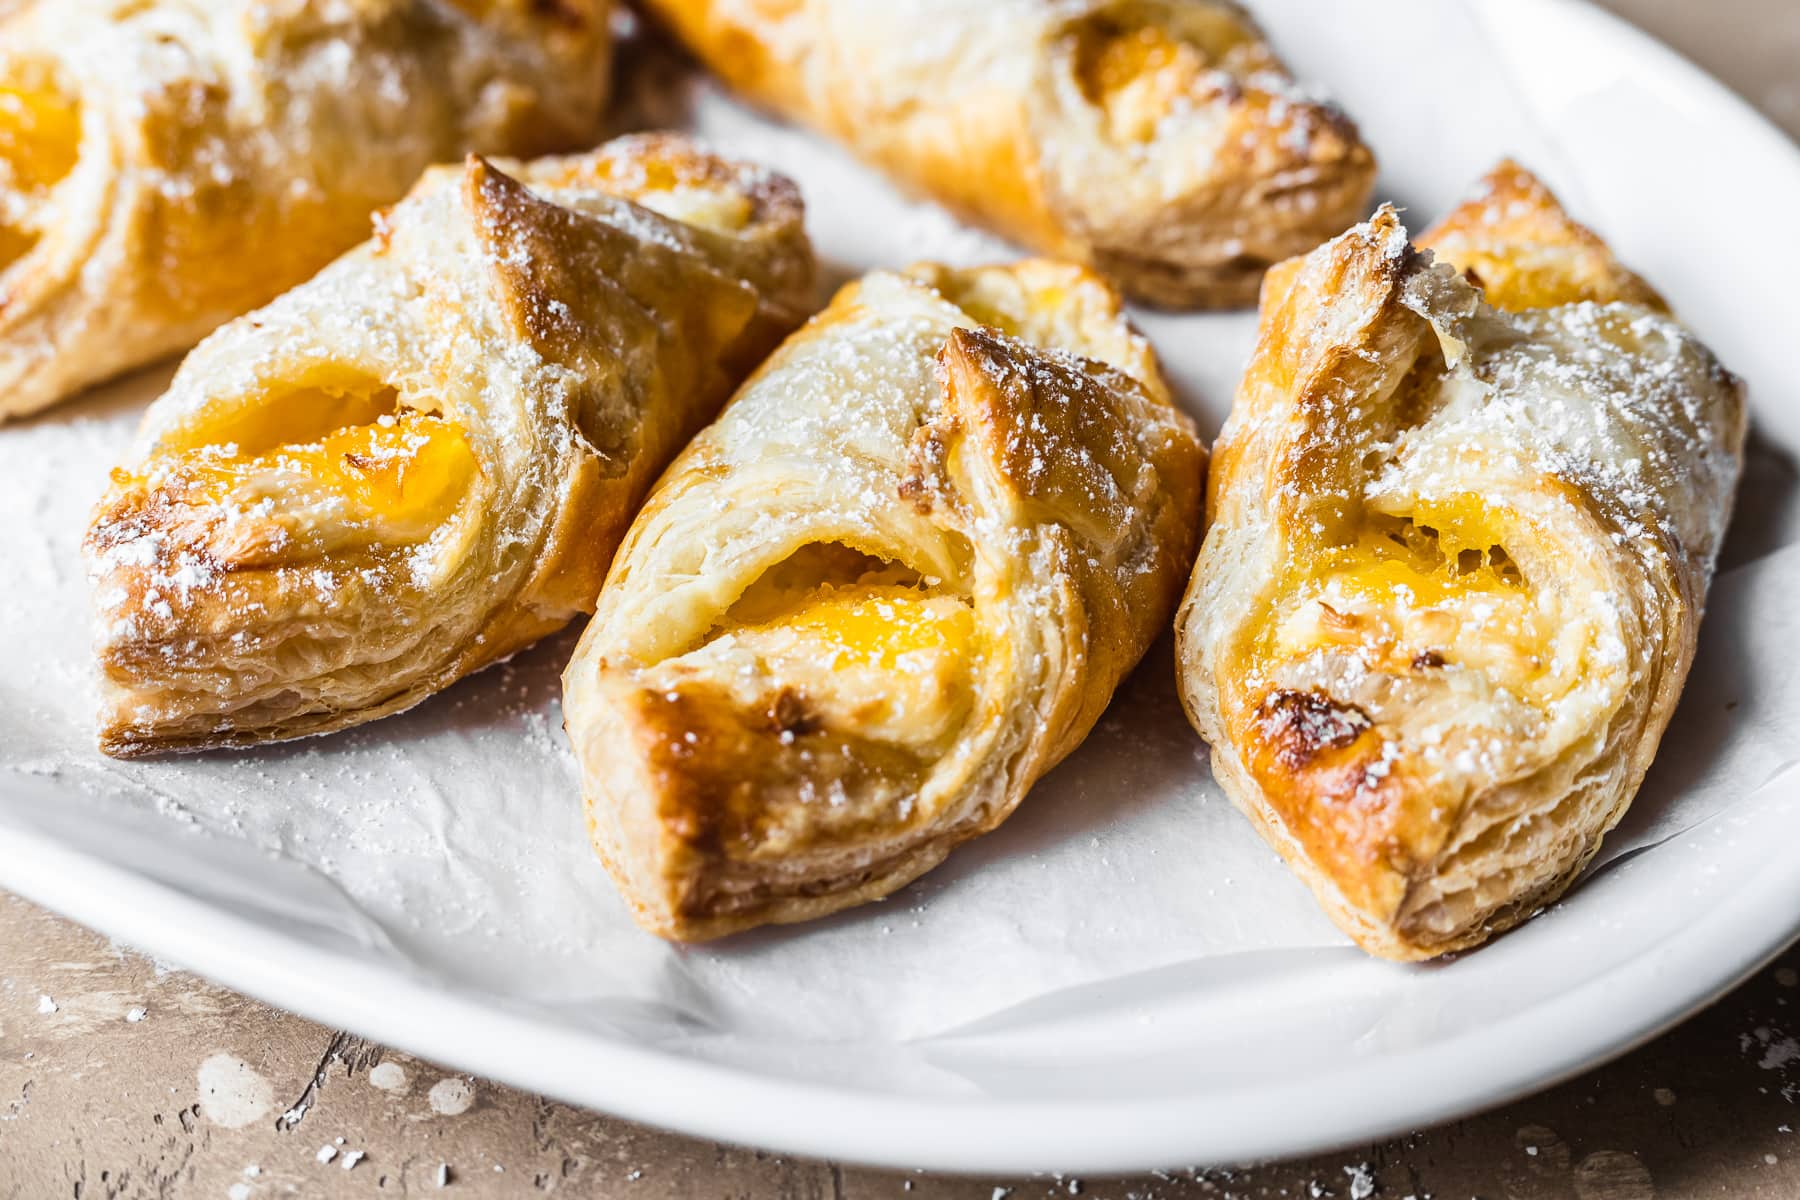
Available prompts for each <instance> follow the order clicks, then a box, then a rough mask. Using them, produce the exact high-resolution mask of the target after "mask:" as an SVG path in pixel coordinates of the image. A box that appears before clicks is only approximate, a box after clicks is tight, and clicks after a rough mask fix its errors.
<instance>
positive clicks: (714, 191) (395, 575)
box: [87, 135, 813, 755]
mask: <svg viewBox="0 0 1800 1200" xmlns="http://www.w3.org/2000/svg"><path fill="white" fill-rule="evenodd" d="M812 272H813V266H812V256H811V251H810V248H809V247H808V245H807V242H806V239H805V234H804V232H803V229H802V214H801V207H800V200H799V196H798V193H797V192H796V190H795V189H794V187H793V185H792V184H791V183H789V182H788V181H787V180H785V179H783V178H781V177H779V176H776V175H773V174H770V173H768V172H764V171H761V170H759V169H756V168H753V167H750V166H746V165H744V164H740V163H734V162H729V161H726V160H723V159H719V158H715V157H712V156H710V155H708V154H706V153H704V152H702V151H700V150H698V149H697V148H696V147H694V146H693V145H692V144H691V143H689V142H687V141H686V140H685V139H682V138H677V137H673V136H666V135H665V136H644V137H634V138H626V139H621V140H620V141H617V142H613V143H609V144H608V145H607V146H605V147H602V148H601V149H600V150H598V151H595V152H592V153H590V154H587V155H581V156H576V157H572V158H560V159H559V158H551V159H540V160H536V161H533V162H530V163H525V164H510V165H505V166H504V168H503V167H502V166H496V165H491V164H489V163H488V162H486V161H485V160H480V159H471V160H470V162H469V163H468V164H467V165H466V166H463V167H460V168H438V169H435V170H433V171H431V172H429V173H428V174H427V175H426V176H425V177H424V178H423V179H422V180H421V181H420V183H419V185H418V187H417V188H416V189H415V190H414V191H413V193H412V195H411V196H409V197H408V198H407V199H406V200H405V201H404V202H403V203H402V204H400V205H399V206H398V207H397V208H395V209H394V210H393V211H392V212H391V213H390V214H388V215H386V216H385V217H384V218H383V219H382V220H381V221H380V222H379V223H378V225H377V233H376V236H375V238H374V239H373V240H372V241H370V242H368V243H366V244H365V245H363V246H361V247H358V248H357V249H356V250H353V251H352V252H350V253H349V254H347V255H345V256H344V257H343V258H341V259H339V260H338V261H337V262H336V263H334V264H332V265H331V266H330V267H328V268H327V269H326V270H325V271H324V272H322V273H321V274H320V275H318V276H317V277H316V278H314V279H313V280H312V281H311V282H309V283H307V284H305V285H303V286H301V287H300V288H297V289H296V290H294V291H292V292H289V293H288V294H286V295H285V296H282V297H281V298H280V299H278V300H277V301H276V302H275V303H273V304H271V305H269V306H268V307H266V308H264V309H261V310H259V311H258V312H255V313H252V314H250V315H248V316H246V317H243V318H240V319H239V320H237V321H234V322H232V323H231V324H229V325H227V326H225V327H224V328H223V329H221V330H219V331H218V332H217V333H216V334H214V335H213V336H212V337H210V338H208V339H207V340H206V341H205V342H204V343H202V344H201V346H200V347H199V348H198V349H196V350H195V351H194V352H193V353H192V354H191V355H190V356H189V357H188V359H187V361H186V362H184V363H183V364H182V367H181V369H180V371H179V372H178V374H177V375H176V377H175V380H174V382H173V384H172V385H171V387H170V389H169V391H168V393H167V394H166V395H164V396H163V397H162V398H160V399H159V400H157V401H156V402H155V403H154V404H153V405H152V406H151V408H150V411H149V414H148V416H147V417H146V420H145V427H144V430H143V432H142V435H141V439H140V449H139V451H138V453H137V454H136V455H135V456H134V459H133V461H131V462H130V463H128V464H127V465H126V466H123V467H121V468H119V469H117V470H116V471H115V472H114V473H113V482H112V487H111V489H110V491H109V492H108V494H107V496H106V498H105V499H104V500H103V501H102V502H101V504H100V506H99V509H98V511H97V512H96V514H95V516H94V519H93V523H92V525H91V527H90V529H89V531H88V535H87V550H88V553H89V557H90V563H91V569H92V573H93V575H94V579H95V587H96V595H97V603H98V610H99V613H98V615H99V631H98V644H97V651H98V656H99V662H100V668H101V682H102V693H103V695H102V710H101V720H100V724H101V730H100V741H101V748H102V749H104V750H105V751H107V752H108V753H110V754H115V755H132V754H143V753H149V752H154V751H163V750H197V749H204V748H207V747H213V746H227V745H245V744H250V743H255V742H262V741H268V740H272V739H278V738H288V737H296V736H300V735H303V734H313V733H323V732H326V731H329V730H334V729H341V728H343V727H345V726H347V725H353V724H357V723H359V722H362V721H367V720H370V719H372V718H375V717H379V716H383V715H385V714H387V713H391V712H396V711H398V710H400V709H403V708H406V707H407V706H409V705H411V704H413V703H415V702H416V701H418V700H420V699H422V698H424V697H425V696H427V695H429V694H430V693H432V692H434V691H436V690H438V689H440V688H442V687H444V686H446V685H448V684H449V683H451V682H452V681H454V680H456V679H457V678H459V677H461V676H463V675H466V674H468V673H469V672H471V671H474V670H477V669H479V668H480V667H482V666H485V665H487V664H488V663H492V662H494V661H496V660H498V659H501V658H504V657H505V656H507V655H509V654H511V653H513V652H514V651H516V650H518V649H519V648H521V647H523V646H525V645H527V644H529V643H530V642H532V641H533V640H535V639H537V638H538V637H541V636H543V635H544V634H546V633H549V632H551V631H553V630H555V629H557V628H559V627H560V626H562V625H563V624H564V623H565V622H567V621H568V620H569V619H570V618H571V617H572V616H574V615H575V614H576V613H579V612H586V611H591V610H592V607H593V603H594V598H595V596H596V595H597V593H598V591H599V585H600V581H601V579H602V577H603V575H604V573H605V570H606V567H607V564H608V562H609V560H610V558H611V556H612V552H613V550H614V549H615V548H616V547H617V545H618V541H619V538H620V537H621V535H622V534H623V533H624V531H625V527H626V524H627V523H628V521H629V520H630V517H631V514H632V512H634V511H635V509H636V505H637V503H638V501H639V500H640V499H641V497H642V496H643V493H644V492H645V490H647V488H648V487H649V484H650V482H651V481H652V479H653V478H654V477H655V475H656V473H657V472H658V471H659V470H661V469H662V467H663V466H664V465H665V464H666V463H667V462H668V461H669V459H670V458H671V457H673V455H674V453H675V452H676V450H678V449H679V448H680V446H681V444H682V443H683V442H684V441H685V440H686V439H687V438H689V437H690V436H692V435H693V433H694V432H695V431H696V430H697V429H698V428H699V427H700V426H701V425H702V424H704V423H705V422H706V421H707V420H709V419H710V418H711V417H712V416H713V415H714V414H715V413H716V412H717V411H718V409H719V406H720V405H721V404H722V403H723V402H724V400H725V399H726V397H727V396H728V395H729V394H730V391H731V389H732V387H734V386H735V385H736V384H737V382H738V381H740V380H741V379H743V377H744V376H745V375H746V374H748V373H749V371H750V370H751V368H752V367H753V366H754V365H755V364H756V362H758V361H759V360H760V359H761V358H762V357H763V355H765V354H766V353H767V352H768V351H769V350H770V349H771V348H772V347H773V346H774V345H775V344H776V343H777V342H778V341H779V340H780V339H781V337H782V336H783V335H785V334H786V333H787V332H788V331H789V330H791V329H793V328H794V327H795V326H796V325H798V324H799V322H800V320H801V319H802V318H803V316H804V314H805V312H806V311H808V309H809V307H810V301H811V297H812Z"/></svg>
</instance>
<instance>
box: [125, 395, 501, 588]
mask: <svg viewBox="0 0 1800 1200" xmlns="http://www.w3.org/2000/svg"><path fill="white" fill-rule="evenodd" d="M153 472H154V473H153V475H152V477H151V479H150V480H149V481H148V482H149V483H150V484H151V486H152V488H153V489H154V490H156V491H158V492H161V493H162V494H164V495H166V496H167V497H168V498H169V499H170V500H171V501H173V502H174V503H177V504H180V505H182V506H185V507H189V508H194V507H204V508H208V509H213V510H217V511H218V512H219V513H220V514H222V515H221V529H220V531H219V534H218V535H216V536H215V538H214V540H215V541H224V542H225V543H227V544H230V545H234V546H242V547H245V548H246V549H247V548H248V547H251V546H254V547H256V550H257V554H256V557H262V556H265V552H279V553H276V555H275V556H276V557H293V555H294V552H296V551H310V552H313V553H322V552H324V551H326V550H330V549H335V548H337V547H339V546H343V545H345V544H352V543H364V544H366V543H370V542H383V543H387V544H408V543H413V542H418V541H422V540H424V539H425V538H427V537H429V536H430V535H431V533H432V532H433V531H434V530H436V529H437V528H438V526H439V525H441V524H442V523H443V522H444V520H445V519H447V518H448V517H449V516H450V515H451V514H452V513H453V512H454V511H455V510H456V507H457V505H458V503H459V502H460V501H461V499H462V497H463V495H464V493H465V492H466V491H467V489H468V487H469V484H470V482H471V481H472V480H473V479H474V478H475V476H476V474H477V473H478V466H477V463H476V461H475V454H474V451H473V450H472V449H471V448H470V446H469V442H468V438H467V437H466V435H465V434H464V433H463V430H462V429H461V428H460V427H459V426H457V425H455V424H453V423H451V422H448V421H445V420H442V419H440V418H438V417H434V416H430V415H427V414H423V413H417V412H410V411H409V412H404V413H401V414H398V415H395V416H388V417H383V418H381V419H380V420H378V421H376V422H374V423H372V424H368V425H354V426H349V427H346V428H343V429H339V430H337V431H335V432H333V433H329V434H327V435H325V436H324V437H323V438H320V439H319V440H318V441H316V442H309V443H304V444H298V445H288V446H281V447H278V448H276V449H274V450H270V451H267V452H265V453H262V454H250V455H238V454H233V453H230V452H229V451H227V452H220V451H219V450H218V449H216V448H209V449H205V450H199V451H191V452H188V453H186V454H182V455H179V456H176V458H175V459H174V461H173V462H169V461H163V462H160V463H157V464H155V465H154V467H153ZM114 481H115V483H117V484H119V485H120V486H122V487H129V486H131V485H132V484H133V483H134V482H137V481H136V480H135V479H134V477H132V476H131V475H129V474H128V473H125V472H114ZM234 526H239V527H241V528H239V529H235V530H234ZM272 531H273V532H279V533H280V534H281V535H282V536H278V537H274V538H273V539H271V537H270V536H269V535H270V534H271V532H272ZM234 534H236V535H241V536H234Z"/></svg>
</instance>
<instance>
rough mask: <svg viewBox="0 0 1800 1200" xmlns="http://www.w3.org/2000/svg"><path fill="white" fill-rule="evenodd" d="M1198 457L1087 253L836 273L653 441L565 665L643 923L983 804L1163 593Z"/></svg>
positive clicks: (590, 780)
mask: <svg viewBox="0 0 1800 1200" xmlns="http://www.w3.org/2000/svg"><path fill="white" fill-rule="evenodd" d="M1001 329H1004V330H1005V331H1006V332H1001ZM1203 466H1204V453H1203V451H1202V449H1201V447H1200V445H1199V443H1198V441H1197V439H1196V437H1195V434H1194V431H1193V428H1192V425H1191V423H1190V422H1189V421H1188V420H1187V419H1186V418H1185V417H1183V416H1182V415H1181V414H1180V413H1179V412H1177V411H1176V410H1175V409H1174V407H1173V406H1172V405H1171V403H1170V401H1169V396H1168V392H1167V389H1166V387H1165V385H1164V383H1163V381H1162V378H1161V375H1160V373H1159V371H1158V369H1157V367H1156V364H1155V360H1154V358H1153V356H1152V354H1151V352H1150V350H1149V348H1148V346H1147V345H1146V344H1145V343H1144V342H1143V341H1142V339H1141V338H1139V337H1137V335H1135V334H1134V333H1132V332H1131V331H1130V329H1129V327H1128V326H1127V325H1126V324H1125V322H1124V319H1123V317H1122V316H1121V315H1120V309H1119V301H1118V297H1117V295H1116V294H1115V293H1114V292H1112V290H1111V289H1110V288H1108V287H1107V286H1106V285H1105V284H1104V283H1102V282H1101V281H1100V280H1099V279H1098V278H1097V277H1095V276H1093V275H1092V274H1090V273H1088V272H1086V271H1084V270H1082V269H1081V268H1079V267H1075V266H1072V265H1064V264H1055V263H1048V262H1028V263H1021V264H1018V265H1016V266H1013V267H993V268H983V269H978V270H966V271H956V270H950V269H947V268H942V267H935V266H920V267H915V268H913V269H912V270H910V271H908V272H906V273H904V274H894V273H889V272H876V273H874V274H872V275H869V276H867V277H866V278H864V279H863V280H861V281H859V282H856V283H853V284H850V285H849V286H847V287H845V288H844V289H843V290H842V291H841V292H840V293H839V294H838V296H837V298H836V299H835V300H834V301H833V302H832V304H831V306H830V307H829V308H828V309H826V311H825V312H824V313H822V314H821V315H820V316H818V317H816V318H814V320H813V321H812V322H811V323H810V324H809V325H808V326H807V327H806V328H804V329H803V330H801V331H800V332H799V333H797V334H795V335H794V336H793V337H791V338H790V339H788V341H787V343H786V344H785V345H784V346H783V347H782V348H781V349H780V350H779V351H777V352H776V354H775V355H774V356H773V357H772V358H771V359H770V360H769V362H768V363H766V364H765V365H764V366H763V368H762V369H761V370H760V371H759V372H758V373H757V375H756V376H755V377H754V378H753V379H752V380H751V381H750V382H749V383H747V384H745V386H744V388H743V389H742V390H741V391H740V392H739V394H738V396H737V397H736V398H735V399H734V400H733V402H732V404H731V405H730V406H729V407H728V408H727V410H726V412H725V413H724V415H723V416H721V417H720V419H719V420H718V421H717V422H716V423H715V424H714V425H712V426H711V427H709V428H708V429H707V430H706V431H705V432H704V433H702V434H701V436H700V437H699V438H698V439H696V441H695V442H694V443H693V445H692V446H690V447H689V448H688V450H687V451H686V452H685V453H684V454H683V455H682V456H681V458H680V459H678V460H677V461H676V463H675V464H674V465H673V466H672V467H671V468H670V469H669V472H668V474H667V475H666V476H665V477H664V478H663V480H662V482H661V483H660V484H659V485H658V488H657V490H656V491H655V492H654V493H653V495H652V496H651V498H650V500H649V501H648V503H647V504H646V506H645V508H644V511H643V512H642V513H641V514H640V515H639V517H638V519H637V520H636V522H635V523H634V524H633V526H632V529H631V531H630V533H629V534H628V535H627V537H626V541H625V544H624V546H623V547H622V548H621V550H620V553H619V555H618V558H617V559H616V560H615V562H614V565H613V568H612V571H611V573H610V575H609V576H608V579H607V584H606V587H605V588H604V590H603V591H602V593H601V599H600V604H599V607H598V609H597V610H596V614H595V618H594V620H593V622H592V623H591V624H590V625H589V627H588V630H587V632H586V634H585V635H584V636H583V638H582V640H581V643H580V645H579V646H578V647H577V649H576V652H575V655H574V658H573V660H572V661H571V662H570V664H569V668H568V671H567V672H566V673H565V675H564V712H565V716H566V721H567V725H568V729H569V734H570V738H571V740H572V742H573V744H574V746H575V751H576V755H577V757H578V759H579V760H580V762H581V766H582V775H583V790H584V792H585V794H586V800H587V805H588V815H589V825H590V828H591V830H592V833H593V837H594V843H595V846H596V848H597V849H598V851H599V854H600V856H601V858H602V860H603V861H604V862H605V864H606V866H607V868H608V870H609V871H610V872H611V874H612V876H613V879H614V881H615V882H616V883H617V885H618V887H619V890H620V892H621V893H622V894H623V895H624V897H625V899H626V900H627V901H628V902H629V903H630V905H631V907H632V910H633V913H634V914H635V916H636V918H637V920H638V921H639V923H640V924H642V925H643V926H644V927H645V928H646V929H649V930H651V931H652V932H654V933H657V934H660V935H662V936H664V937H668V938H675V939H680V940H695V939H702V938H711V937H717V936H720V935H722V934H726V933H731V932H733V931H736V930H741V929H746V928H749V927H751V926H755V925H760V924H765V923H770V922H790V921H800V920H806V919H808V918H811V917H816V916H820V915H822V914H825V913H829V912H834V911H836V910H839V909H842V908H845V907H848V906H850V905H853V904H857V903H861V902H862V901H865V900H869V899H873V898H876V897H879V896H883V895H886V894H888V893H889V892H892V891H893V890H895V889H896V888H899V887H901V886H902V885H904V884H905V883H907V882H908V881H910V880H912V879H914V878H916V877H917V876H919V875H920V874H922V873H923V872H925V871H926V870H928V869H930V868H931V867H932V866H934V865H936V864H937V863H938V862H940V861H941V860H942V859H943V858H944V856H945V855H946V854H947V853H948V852H949V851H950V850H951V849H952V848H953V847H954V846H955V845H957V844H958V843H960V842H962V841H965V840H967V839H968V838H971V837H975V836H977V835H979V834H981V833H983V832H986V831H988V830H991V829H993V828H994V827H996V826H997V825H999V824H1000V822H1001V821H1003V820H1004V819H1005V818H1006V817H1007V816H1008V815H1009V814H1010V813H1011V812H1012V810H1013V809H1014V808H1015V807H1016V806H1017V805H1018V803H1019V801H1020V800H1021V799H1022V798H1023V797H1024V795H1025V792H1026V791H1027V790H1028V789H1029V788H1030V787H1031V785H1032V784H1033V783H1034V782H1035V781H1036V780H1037V779H1038V778H1040V777H1041V776H1042V775H1043V774H1044V773H1045V772H1046V771H1048V770H1049V769H1050V768H1051V766H1053V765H1054V764H1055V763H1056V762H1057V761H1058V760H1059V759H1061V758H1062V757H1063V756H1064V755H1066V754H1067V753H1068V752H1069V751H1070V750H1072V749H1074V747H1075V746H1076V745H1078V744H1079V743H1080V742H1081V740H1082V739H1083V738H1084V737H1085V736H1086V735H1087V733H1088V731H1089V729H1090V728H1091V727H1092V726H1093V724H1094V722H1095V721H1096V720H1097V719H1098V717H1099V716H1100V713H1101V711H1102V710H1103V709H1104V707H1105V706H1106V704H1107V702H1108V700H1109V699H1110V698H1111V696H1112V692H1113V689H1114V688H1115V687H1116V686H1117V684H1118V682H1119V680H1120V679H1121V678H1122V677H1123V675H1124V674H1125V672H1126V671H1128V670H1129V669H1130V668H1131V667H1132V666H1133V665H1134V664H1135V663H1136V662H1137V660H1138V658H1139V657H1140V656H1141V655H1142V654H1143V652H1144V650H1145V649H1146V647H1148V645H1149V644H1150V642H1151V640H1152V639H1153V638H1154V637H1155V636H1156V634H1157V632H1158V631H1159V630H1160V628H1161V627H1162V625H1163V622H1164V621H1166V619H1167V617H1168V615H1169V614H1170V613H1171V612H1172V611H1173V605H1174V601H1175V599H1176V594H1177V592H1178V590H1179V587H1180V580H1181V575H1182V573H1183V572H1184V571H1185V570H1186V567H1187V563H1188V561H1189V556H1190V555H1191V553H1192V550H1193V544H1194V538H1195V535H1196V530H1197V524H1198V517H1199V512H1198V506H1199V499H1200V479H1201V474H1202V471H1203Z"/></svg>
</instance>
